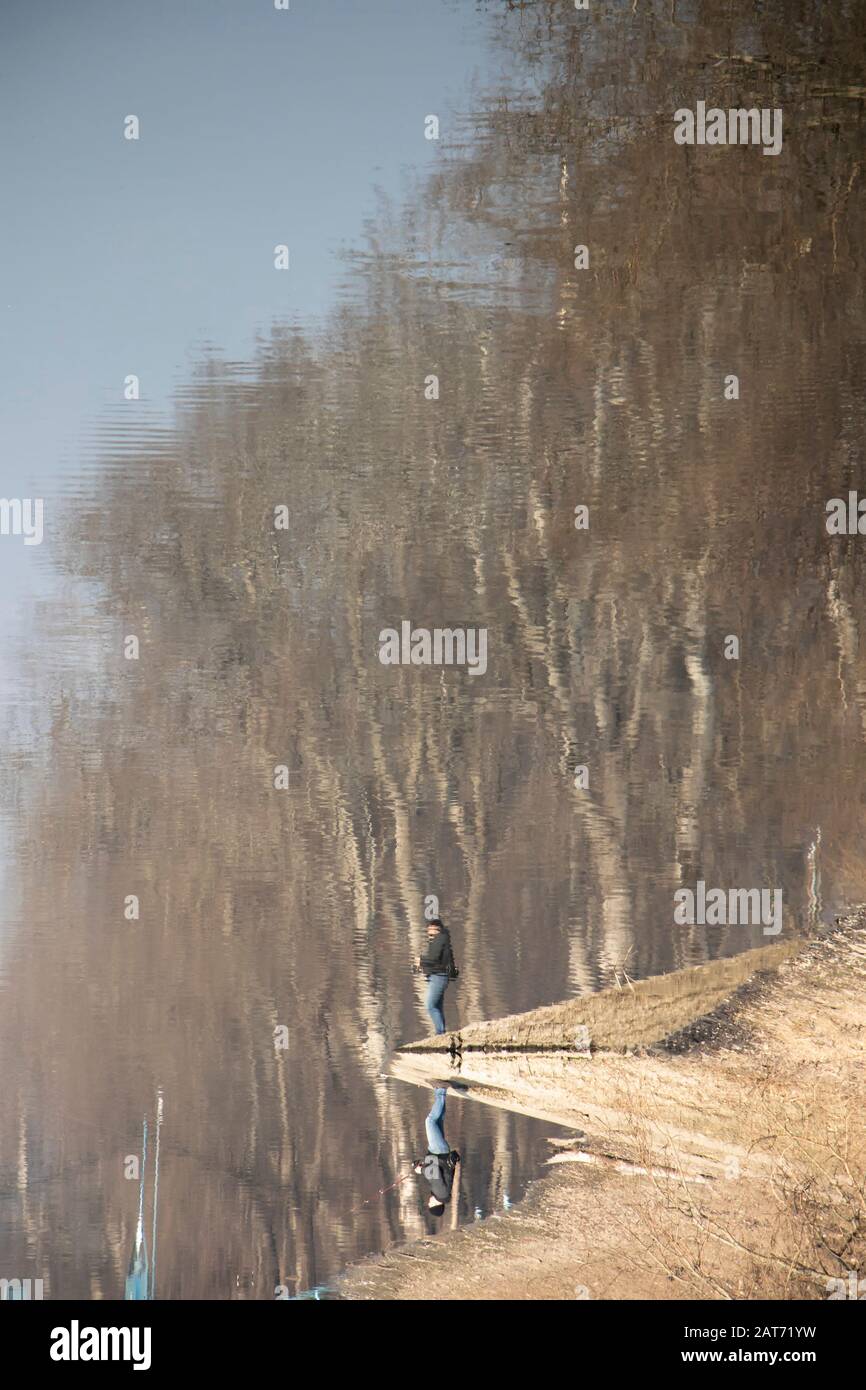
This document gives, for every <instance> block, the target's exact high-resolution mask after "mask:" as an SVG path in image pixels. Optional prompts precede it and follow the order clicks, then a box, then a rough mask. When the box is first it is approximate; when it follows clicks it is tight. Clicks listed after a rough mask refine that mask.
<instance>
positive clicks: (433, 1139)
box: [424, 1086, 451, 1154]
mask: <svg viewBox="0 0 866 1390" xmlns="http://www.w3.org/2000/svg"><path fill="white" fill-rule="evenodd" d="M447 1094H448V1093H447V1091H446V1090H445V1087H444V1086H437V1087H436V1090H435V1092H434V1100H433V1109H432V1110H431V1111H430V1114H429V1115H428V1116H427V1118H426V1120H425V1121H424V1128H425V1129H426V1131H427V1152H428V1153H431V1154H447V1153H450V1152H451V1150H450V1149H449V1147H448V1141H447V1140H446V1138H445V1097H446V1095H447Z"/></svg>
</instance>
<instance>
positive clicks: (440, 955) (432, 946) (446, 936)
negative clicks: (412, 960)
mask: <svg viewBox="0 0 866 1390" xmlns="http://www.w3.org/2000/svg"><path fill="white" fill-rule="evenodd" d="M453 964H454V954H453V952H452V950H451V935H450V933H449V931H448V928H447V927H440V928H439V931H438V932H437V934H436V935H435V936H433V937H431V938H430V940H429V941H428V942H427V950H426V951H425V952H424V954H423V956H422V957H421V969H422V970H423V971H424V974H425V975H426V976H427V978H428V979H429V978H430V976H431V975H447V976H448V977H449V978H450V976H451V968H452V966H453Z"/></svg>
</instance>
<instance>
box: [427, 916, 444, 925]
mask: <svg viewBox="0 0 866 1390" xmlns="http://www.w3.org/2000/svg"><path fill="white" fill-rule="evenodd" d="M427 925H428V927H444V926H445V923H444V922H443V921H442V918H441V917H428V918H427Z"/></svg>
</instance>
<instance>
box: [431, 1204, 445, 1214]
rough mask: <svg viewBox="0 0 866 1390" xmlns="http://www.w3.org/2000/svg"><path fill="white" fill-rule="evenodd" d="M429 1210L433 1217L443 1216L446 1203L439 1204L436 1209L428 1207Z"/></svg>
mask: <svg viewBox="0 0 866 1390" xmlns="http://www.w3.org/2000/svg"><path fill="white" fill-rule="evenodd" d="M427 1210H428V1211H429V1213H430V1215H431V1216H441V1215H442V1213H443V1211H444V1210H445V1203H444V1202H437V1203H436V1205H435V1207H431V1206H428V1207H427Z"/></svg>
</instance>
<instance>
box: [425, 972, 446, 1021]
mask: <svg viewBox="0 0 866 1390" xmlns="http://www.w3.org/2000/svg"><path fill="white" fill-rule="evenodd" d="M447 988H448V976H447V975H431V976H430V977H429V979H428V981H427V1012H428V1014H429V1015H430V1017H431V1019H432V1020H433V1027H434V1028H435V1029H436V1032H437V1033H444V1032H445V1014H444V1013H443V1010H442V997H443V995H444V994H445V991H446V989H447Z"/></svg>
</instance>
